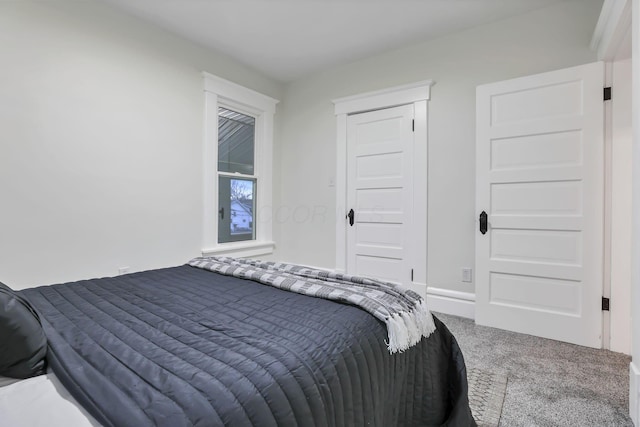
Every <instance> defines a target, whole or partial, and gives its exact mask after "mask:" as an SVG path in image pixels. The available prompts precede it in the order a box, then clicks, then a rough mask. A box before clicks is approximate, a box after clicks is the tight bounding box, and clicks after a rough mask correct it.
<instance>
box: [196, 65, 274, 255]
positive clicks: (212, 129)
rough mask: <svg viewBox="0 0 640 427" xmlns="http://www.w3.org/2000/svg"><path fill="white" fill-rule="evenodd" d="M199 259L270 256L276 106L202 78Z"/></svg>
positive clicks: (216, 80) (226, 84) (221, 82)
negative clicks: (200, 248) (202, 198)
mask: <svg viewBox="0 0 640 427" xmlns="http://www.w3.org/2000/svg"><path fill="white" fill-rule="evenodd" d="M204 77H205V137H204V151H203V154H204V236H203V245H204V246H203V249H202V253H203V255H214V254H225V255H232V256H255V255H263V254H268V253H271V252H272V251H273V247H274V243H273V241H272V224H271V212H270V211H271V186H272V170H271V168H272V164H271V158H272V146H273V143H272V138H273V115H274V113H275V105H276V103H277V102H278V101H277V100H275V99H273V98H269V97H267V96H265V95H262V94H260V93H257V92H255V91H252V90H250V89H247V88H244V87H242V86H239V85H237V84H235V83H232V82H229V81H227V80H224V79H221V78H219V77H216V76H213V75H211V74H207V73H205V74H204Z"/></svg>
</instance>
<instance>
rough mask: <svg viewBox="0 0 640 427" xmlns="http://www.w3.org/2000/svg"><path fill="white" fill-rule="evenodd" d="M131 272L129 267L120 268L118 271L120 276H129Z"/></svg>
mask: <svg viewBox="0 0 640 427" xmlns="http://www.w3.org/2000/svg"><path fill="white" fill-rule="evenodd" d="M128 272H129V267H120V268H119V269H118V275H123V274H127V273H128Z"/></svg>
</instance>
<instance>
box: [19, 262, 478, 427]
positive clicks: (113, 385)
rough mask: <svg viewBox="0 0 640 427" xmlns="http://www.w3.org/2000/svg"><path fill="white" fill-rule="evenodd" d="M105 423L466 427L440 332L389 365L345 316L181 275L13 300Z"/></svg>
mask: <svg viewBox="0 0 640 427" xmlns="http://www.w3.org/2000/svg"><path fill="white" fill-rule="evenodd" d="M22 294H23V295H24V296H26V297H27V298H28V299H29V301H30V302H31V303H32V304H33V305H34V307H35V308H36V309H37V311H38V312H39V313H40V317H41V320H42V323H43V327H44V330H45V333H46V335H47V338H48V340H49V349H48V354H47V358H48V362H49V364H50V366H51V367H52V369H53V371H54V372H55V374H56V375H57V376H58V377H59V378H60V380H61V381H62V383H63V384H64V385H65V387H66V388H68V390H69V391H70V392H71V394H72V395H73V396H74V397H75V398H76V399H77V400H78V401H79V402H80V403H81V404H82V405H83V406H84V407H85V408H86V409H87V410H88V411H89V412H90V413H91V414H92V415H93V416H94V417H95V418H96V419H97V420H98V421H100V422H101V423H102V424H104V425H105V426H135V427H138V426H171V427H178V426H191V425H196V426H233V427H242V426H274V427H275V426H310V427H313V426H380V427H391V426H431V425H450V426H469V425H475V423H474V422H473V419H472V417H471V412H470V410H469V406H468V398H467V383H466V371H465V366H464V361H463V358H462V354H461V353H460V349H459V348H458V345H457V343H456V341H455V339H454V338H453V336H452V335H451V334H450V333H449V331H448V330H447V328H446V327H445V326H444V325H443V324H442V323H441V322H439V321H438V320H437V319H436V326H437V330H436V331H435V332H434V333H433V334H432V335H431V336H430V337H429V338H423V339H422V341H421V342H419V343H418V344H417V345H415V346H413V347H411V348H410V349H409V350H407V351H405V352H403V353H398V354H394V355H390V354H389V352H388V350H387V346H386V344H385V342H384V340H385V338H386V331H385V327H384V324H383V323H381V322H380V321H379V320H377V319H375V318H374V317H373V316H371V315H370V314H368V313H366V312H364V311H362V310H360V309H358V308H356V307H353V306H350V305H345V304H339V303H336V302H332V301H328V300H323V299H319V298H312V297H308V296H304V295H299V294H295V293H292V292H287V291H283V290H280V289H276V288H273V287H269V286H264V285H261V284H258V283H254V282H251V281H248V280H243V279H238V278H234V277H228V276H221V275H219V274H216V273H212V272H209V271H204V270H201V269H197V268H193V267H190V266H181V267H175V268H168V269H161V270H153V271H147V272H142V273H135V274H130V275H126V276H119V277H115V278H103V279H95V280H87V281H81V282H75V283H67V284H61V285H53V286H43V287H39V288H33V289H27V290H24V291H22Z"/></svg>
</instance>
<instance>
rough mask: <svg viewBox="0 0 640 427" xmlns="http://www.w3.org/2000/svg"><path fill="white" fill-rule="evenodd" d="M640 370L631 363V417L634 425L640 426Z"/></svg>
mask: <svg viewBox="0 0 640 427" xmlns="http://www.w3.org/2000/svg"><path fill="white" fill-rule="evenodd" d="M639 387H640V369H638V367H637V366H636V365H635V364H634V362H631V363H630V364H629V416H630V417H631V420H632V421H633V425H635V426H639V425H640V408H639V406H638V405H639V404H640V388H639Z"/></svg>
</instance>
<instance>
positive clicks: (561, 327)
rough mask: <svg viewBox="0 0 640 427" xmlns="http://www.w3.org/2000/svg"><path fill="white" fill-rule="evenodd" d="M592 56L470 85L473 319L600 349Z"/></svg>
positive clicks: (598, 166)
mask: <svg viewBox="0 0 640 427" xmlns="http://www.w3.org/2000/svg"><path fill="white" fill-rule="evenodd" d="M603 81H604V67H603V64H602V63H594V64H588V65H584V66H579V67H573V68H569V69H564V70H559V71H554V72H550V73H544V74H539V75H535V76H528V77H523V78H518V79H514V80H509V81H504V82H499V83H493V84H488V85H484V86H479V87H478V89H477V98H476V100H477V120H476V131H477V140H476V144H477V145H476V158H477V163H476V180H477V181H476V196H477V199H476V215H477V218H479V216H480V214H481V213H482V212H486V214H487V220H488V224H487V231H486V234H482V233H481V232H480V230H479V228H480V221H479V220H478V230H477V231H476V282H477V283H476V322H477V323H478V324H481V325H488V326H494V327H498V328H502V329H508V330H513V331H517V332H523V333H528V334H532V335H537V336H541V337H546V338H552V339H557V340H561V341H566V342H571V343H575V344H581V345H585V346H590V347H601V332H602V311H601V296H602V274H603V269H602V264H603V161H604V160H603V156H604V154H603V118H604V116H603V95H602V93H603Z"/></svg>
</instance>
